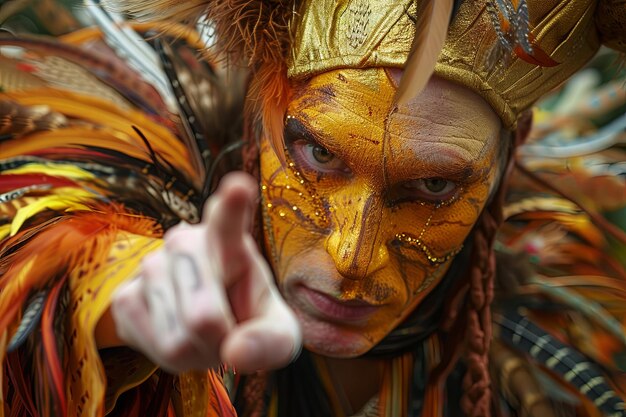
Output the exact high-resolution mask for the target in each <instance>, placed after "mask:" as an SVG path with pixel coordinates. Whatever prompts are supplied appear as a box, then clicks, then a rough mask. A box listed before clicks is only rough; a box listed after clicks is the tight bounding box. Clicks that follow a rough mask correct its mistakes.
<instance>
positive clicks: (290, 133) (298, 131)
mask: <svg viewBox="0 0 626 417" xmlns="http://www.w3.org/2000/svg"><path fill="white" fill-rule="evenodd" d="M320 136H321V135H319V134H316V133H315V132H314V131H313V130H312V129H311V128H309V127H308V126H306V125H305V124H304V123H303V122H302V121H301V120H300V119H297V118H296V117H294V116H287V121H286V122H285V141H287V140H289V141H291V142H293V141H296V140H298V139H304V140H306V141H309V142H314V143H317V144H319V145H325V143H326V142H330V141H329V140H328V141H326V140H323V139H322V138H321V137H320Z"/></svg>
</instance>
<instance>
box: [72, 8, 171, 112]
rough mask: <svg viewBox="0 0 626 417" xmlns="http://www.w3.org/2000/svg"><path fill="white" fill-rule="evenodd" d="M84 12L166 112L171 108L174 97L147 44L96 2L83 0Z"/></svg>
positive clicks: (157, 61) (154, 55) (156, 58)
mask: <svg viewBox="0 0 626 417" xmlns="http://www.w3.org/2000/svg"><path fill="white" fill-rule="evenodd" d="M83 1H84V4H85V8H86V10H87V11H88V12H89V14H90V16H91V17H92V18H93V19H94V21H95V22H96V24H97V25H98V26H99V27H100V28H101V30H102V32H103V34H104V39H105V41H106V42H107V44H108V45H109V46H110V47H111V48H112V49H113V50H114V51H115V52H116V54H117V56H119V57H121V58H122V59H124V60H125V61H126V62H127V63H128V64H129V65H130V66H131V67H132V68H135V70H136V72H137V74H139V75H140V76H141V77H142V78H143V79H144V80H145V81H146V82H148V83H149V84H151V85H153V86H154V87H155V88H156V89H157V91H158V92H159V94H160V96H161V98H162V99H163V100H164V101H165V103H166V104H167V106H168V108H170V109H171V110H173V109H174V108H175V104H174V103H175V101H174V95H173V93H172V89H171V87H170V84H169V82H168V81H167V78H166V77H165V74H163V71H162V70H161V68H160V65H159V60H158V57H157V56H156V54H155V53H154V51H153V50H152V49H150V48H149V47H148V44H147V43H146V42H145V41H144V40H143V39H142V38H141V37H140V36H139V35H138V34H137V33H136V32H135V31H134V30H132V29H131V28H129V27H128V26H120V24H119V21H116V20H115V18H114V16H113V15H111V13H109V12H107V11H106V10H105V9H103V8H102V7H101V3H100V2H99V1H97V0H96V1H94V0H83Z"/></svg>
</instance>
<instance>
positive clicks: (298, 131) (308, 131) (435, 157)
mask: <svg viewBox="0 0 626 417" xmlns="http://www.w3.org/2000/svg"><path fill="white" fill-rule="evenodd" d="M284 138H285V146H287V142H295V141H297V140H305V141H307V142H311V143H314V144H317V145H320V146H323V147H325V148H327V149H328V150H329V151H330V152H332V153H334V154H335V155H337V157H339V158H340V159H344V158H343V156H342V155H341V153H342V152H340V150H339V149H336V148H337V147H338V144H337V141H336V140H334V139H333V138H331V137H330V136H328V135H325V134H320V133H319V132H317V131H315V130H313V129H312V128H310V127H309V126H307V125H306V124H305V123H304V122H303V121H302V120H300V119H298V118H297V117H295V116H288V117H287V120H286V122H285V131H284ZM442 146H443V145H432V147H433V148H438V149H433V150H430V151H428V152H420V153H421V154H422V157H421V158H420V157H417V156H414V157H415V158H419V162H420V163H421V164H422V165H423V167H422V168H420V170H419V173H420V174H421V175H417V176H411V177H407V178H406V179H404V180H402V181H401V182H406V181H415V180H419V179H424V178H443V179H447V180H451V181H454V182H457V183H468V182H472V181H475V180H476V179H478V178H479V177H480V176H481V173H483V172H484V170H482V169H476V166H475V164H474V161H473V160H470V159H467V158H465V157H463V156H461V155H459V153H458V152H454V151H451V150H450V149H444V148H442ZM429 147H430V146H429ZM344 162H345V161H344ZM415 162H418V159H416V161H415Z"/></svg>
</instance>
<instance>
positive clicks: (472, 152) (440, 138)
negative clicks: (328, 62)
mask: <svg viewBox="0 0 626 417" xmlns="http://www.w3.org/2000/svg"><path fill="white" fill-rule="evenodd" d="M398 80H399V73H394V70H385V69H381V68H374V69H367V70H354V69H346V70H337V71H331V72H327V73H323V74H320V75H318V76H316V77H313V78H312V79H310V80H308V81H307V83H304V84H302V85H301V86H299V87H298V88H296V89H295V97H294V100H293V101H292V102H291V105H290V106H289V110H288V112H289V114H290V115H291V116H293V117H296V118H298V119H299V120H300V121H301V122H302V123H303V124H304V125H305V126H306V127H307V128H308V129H310V130H311V131H312V132H313V133H314V134H315V136H316V139H318V141H319V142H321V143H322V144H323V145H325V146H327V147H328V148H329V149H330V150H331V151H333V152H335V153H338V154H341V153H342V150H348V151H350V152H351V153H358V154H359V155H362V156H363V157H364V158H370V159H371V158H374V159H375V158H376V154H377V153H381V152H383V151H385V152H386V153H387V157H390V158H396V157H401V156H402V157H406V156H407V155H413V156H417V157H418V158H420V159H425V158H429V155H431V156H432V157H433V158H435V157H439V158H441V156H442V155H444V156H445V155H448V156H450V157H451V158H453V159H464V160H468V161H471V160H476V159H479V158H481V157H482V156H484V155H485V154H486V153H487V152H486V150H488V149H490V148H492V147H493V146H489V145H493V144H494V143H495V142H496V140H497V137H498V135H499V131H500V121H499V119H498V118H497V116H496V115H495V113H494V112H493V110H491V108H490V107H489V106H488V105H487V104H486V103H485V102H484V101H483V99H482V98H480V97H479V96H478V95H476V94H475V93H473V92H471V91H469V90H467V89H465V88H463V87H461V86H458V85H456V84H453V83H451V82H448V81H445V80H443V79H438V78H435V77H433V78H432V79H431V80H430V81H429V83H428V85H427V87H426V89H425V90H424V91H423V92H422V93H421V94H420V95H419V96H417V97H415V98H414V99H413V100H411V101H410V102H409V103H408V104H407V105H405V106H402V107H400V108H395V107H394V96H395V93H396V86H397V82H398ZM383 143H384V144H385V145H387V149H386V150H385V149H383ZM377 149H378V151H379V152H376V150H377ZM416 154H418V155H416Z"/></svg>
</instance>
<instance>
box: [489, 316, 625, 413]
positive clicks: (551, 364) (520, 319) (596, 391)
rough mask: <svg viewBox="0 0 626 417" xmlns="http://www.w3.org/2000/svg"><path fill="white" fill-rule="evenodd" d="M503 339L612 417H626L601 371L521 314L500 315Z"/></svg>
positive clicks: (498, 318)
mask: <svg viewBox="0 0 626 417" xmlns="http://www.w3.org/2000/svg"><path fill="white" fill-rule="evenodd" d="M494 322H495V323H496V324H497V325H498V326H499V328H500V333H499V337H500V339H501V340H502V341H503V342H504V343H506V344H507V345H509V346H510V347H512V348H513V349H517V350H521V351H522V352H525V353H527V354H529V355H530V356H531V357H532V358H533V359H534V360H536V361H537V362H539V363H541V364H542V365H544V366H545V367H546V368H547V369H549V370H551V371H552V372H554V373H555V374H557V375H559V376H560V377H561V378H562V379H563V380H564V382H567V383H568V384H569V385H571V386H572V387H574V388H576V390H577V391H578V392H579V393H580V394H582V395H584V396H586V397H587V398H589V400H591V402H593V404H594V405H595V406H596V407H597V408H598V410H600V411H602V412H603V413H605V414H606V415H608V416H610V417H624V416H626V404H625V403H624V401H623V400H622V399H621V398H620V397H619V396H617V394H615V392H614V391H613V389H612V388H611V385H610V384H609V382H608V380H607V378H606V377H605V376H604V374H603V373H602V371H601V369H600V368H599V367H598V366H597V365H596V364H594V363H592V362H590V361H589V360H588V359H587V358H585V357H584V356H583V355H581V354H580V353H578V352H577V351H576V350H575V349H573V348H572V347H570V346H568V345H566V344H564V343H562V342H560V341H558V340H557V339H556V338H554V337H553V336H552V335H550V334H549V333H547V332H546V331H545V330H543V329H542V328H540V327H539V326H537V325H535V324H534V323H532V322H530V321H529V320H528V318H526V317H524V316H522V315H520V314H519V313H518V312H514V311H511V312H507V313H505V314H502V315H496V316H495V317H494Z"/></svg>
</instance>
